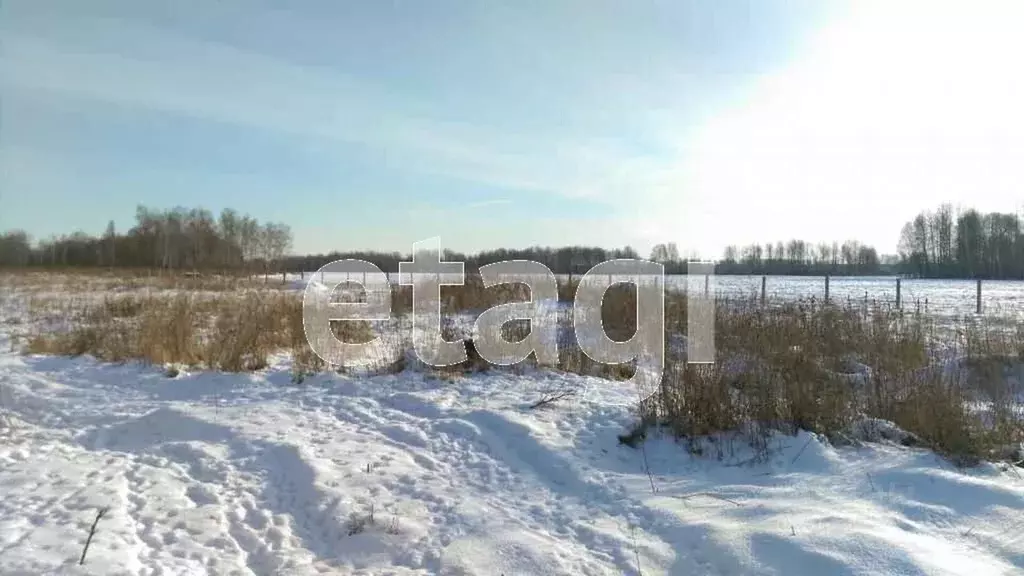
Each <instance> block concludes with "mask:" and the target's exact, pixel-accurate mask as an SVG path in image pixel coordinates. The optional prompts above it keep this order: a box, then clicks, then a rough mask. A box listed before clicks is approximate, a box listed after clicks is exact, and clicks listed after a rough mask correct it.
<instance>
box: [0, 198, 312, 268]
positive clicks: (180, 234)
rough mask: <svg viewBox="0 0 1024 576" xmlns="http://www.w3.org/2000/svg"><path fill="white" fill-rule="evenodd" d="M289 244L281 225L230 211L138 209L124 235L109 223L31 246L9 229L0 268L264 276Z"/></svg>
mask: <svg viewBox="0 0 1024 576" xmlns="http://www.w3.org/2000/svg"><path fill="white" fill-rule="evenodd" d="M291 246H292V233H291V229H290V228H289V227H288V226H287V225H286V224H281V223H276V222H267V223H260V222H259V221H258V220H256V219H255V218H253V217H251V216H249V215H247V214H239V213H238V212H237V211H235V210H233V209H230V208H229V209H225V210H223V211H222V212H221V213H220V215H219V216H218V217H214V215H213V214H212V213H211V212H210V211H209V210H206V209H203V208H192V209H186V208H181V207H177V208H172V209H167V210H156V209H151V208H147V207H145V206H139V207H138V208H137V209H136V212H135V225H134V226H132V227H131V228H130V229H129V230H128V231H127V232H124V233H118V232H117V230H116V229H115V226H114V222H113V221H111V222H110V223H109V224H107V228H106V232H104V233H103V235H102V236H93V235H89V234H86V233H84V232H75V233H72V234H69V235H62V236H55V237H50V238H46V239H43V240H40V241H38V242H37V243H35V244H33V243H32V242H31V239H30V238H29V235H28V234H27V233H25V232H24V231H21V230H14V231H8V232H6V233H4V234H2V235H0V266H86V267H122V268H157V269H167V270H211V269H217V270H223V271H229V270H242V271H257V270H258V271H262V272H269V271H270V270H271V268H273V267H274V265H275V264H277V263H279V262H280V261H281V260H282V258H283V257H284V255H285V254H287V253H288V252H289V251H290V250H291Z"/></svg>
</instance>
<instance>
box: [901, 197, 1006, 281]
mask: <svg viewBox="0 0 1024 576" xmlns="http://www.w3.org/2000/svg"><path fill="white" fill-rule="evenodd" d="M899 253H900V260H901V265H902V266H901V268H902V272H903V273H905V274H908V275H912V276H917V277H921V278H986V279H1013V280H1024V230H1022V228H1021V217H1020V215H1019V214H1007V213H1000V212H991V213H988V214H982V213H980V212H978V211H977V210H974V209H968V210H961V211H954V210H953V207H952V206H950V205H949V204H943V205H942V206H939V208H938V209H936V210H934V211H930V212H929V211H925V212H922V213H920V214H918V215H917V217H915V218H914V219H913V220H911V221H910V222H907V223H906V224H905V225H904V226H903V230H902V231H901V232H900V240H899Z"/></svg>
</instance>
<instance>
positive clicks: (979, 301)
mask: <svg viewBox="0 0 1024 576" xmlns="http://www.w3.org/2000/svg"><path fill="white" fill-rule="evenodd" d="M977 305H978V306H977V308H978V314H981V278H978V302H977Z"/></svg>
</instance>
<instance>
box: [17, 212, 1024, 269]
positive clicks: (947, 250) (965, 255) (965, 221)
mask: <svg viewBox="0 0 1024 576" xmlns="http://www.w3.org/2000/svg"><path fill="white" fill-rule="evenodd" d="M291 247H292V233H291V229H290V228H289V227H288V226H287V225H286V224H282V223H276V222H267V223H260V222H259V221H257V220H256V219H255V218H253V217H251V216H249V215H247V214H240V213H239V212H237V211H236V210H233V209H230V208H228V209H225V210H223V211H221V213H220V214H219V215H217V216H214V214H212V213H211V212H210V211H209V210H206V209H203V208H191V209H187V208H182V207H176V208H171V209H163V210H159V209H152V208H147V207H145V206H139V207H138V208H137V209H136V214H135V224H134V226H132V227H131V228H130V229H129V230H127V231H126V232H124V233H119V232H117V230H116V229H115V226H114V223H113V221H111V222H110V223H109V224H108V225H107V228H106V232H105V233H103V234H102V235H101V236H93V235H89V234H86V233H84V232H75V233H73V234H70V235H62V236H54V237H50V238H46V239H42V240H40V241H38V242H35V243H33V242H32V240H31V238H30V237H29V235H28V234H27V233H25V232H24V231H21V230H14V231H8V232H6V233H3V234H0V266H7V267H12V266H86V267H130V268H157V269H166V270H221V271H239V272H263V273H268V272H270V271H275V272H276V271H287V272H296V273H297V272H310V271H313V270H316V269H318V268H320V267H321V266H323V265H324V264H327V263H328V262H332V261H334V260H339V259H345V258H354V259H360V260H366V261H369V262H372V263H374V264H375V265H377V266H378V267H379V268H380V269H381V270H384V271H385V272H397V271H398V264H399V262H402V261H408V260H409V259H410V256H409V255H408V254H402V253H399V252H381V251H347V252H342V251H335V252H331V253H328V254H309V255H294V254H290V251H291ZM639 257H640V256H639V254H638V253H637V251H636V250H635V249H633V248H632V247H629V246H626V247H624V248H615V249H605V248H600V247H594V246H564V247H557V248H556V247H541V246H534V247H530V248H523V249H498V250H486V251H482V252H478V253H475V254H463V253H459V252H454V251H451V250H445V252H444V258H445V259H446V260H450V261H459V262H464V263H465V266H466V269H467V270H468V271H474V270H476V269H478V268H479V267H480V266H483V265H485V264H491V263H494V262H501V261H505V260H532V261H535V262H540V263H542V264H544V265H545V266H547V267H548V268H550V269H551V270H552V271H554V272H555V273H557V274H573V275H579V274H583V273H585V272H586V271H587V270H589V269H590V268H592V267H593V266H595V265H597V264H599V263H601V262H604V261H606V260H611V259H616V258H639ZM649 259H650V260H653V261H656V262H660V263H662V264H664V266H665V271H666V273H668V274H685V273H686V268H687V266H686V264H687V262H688V261H692V260H698V258H696V257H695V256H694V255H687V256H683V255H681V254H680V252H679V249H678V248H677V246H676V245H675V244H674V243H665V244H658V245H656V246H654V248H653V249H652V250H651V253H650V256H649ZM716 273H718V274H771V275H815V276H822V275H826V274H829V275H835V276H842V275H877V274H903V275H908V276H916V277H923V278H988V279H1024V227H1022V226H1021V217H1020V215H1018V214H1004V213H998V212H993V213H988V214H982V213H980V212H978V211H976V210H973V209H969V210H964V211H957V212H954V210H953V208H952V207H951V206H950V205H948V204H945V205H942V206H940V207H939V208H938V209H937V210H935V211H930V212H929V211H925V212H922V213H921V214H919V215H918V216H917V217H915V218H914V219H913V220H911V221H910V222H907V224H906V225H905V226H904V227H903V229H902V231H901V233H900V238H899V254H898V256H885V255H882V256H880V255H879V254H878V252H877V251H876V250H875V248H873V247H871V246H867V245H864V244H861V243H860V242H857V241H855V240H848V241H846V242H843V243H839V242H831V243H827V242H819V243H812V242H805V241H803V240H789V241H787V242H768V243H764V244H750V245H747V246H743V247H738V246H729V247H727V248H726V249H725V252H724V254H723V256H722V258H721V259H720V260H718V262H717V266H716Z"/></svg>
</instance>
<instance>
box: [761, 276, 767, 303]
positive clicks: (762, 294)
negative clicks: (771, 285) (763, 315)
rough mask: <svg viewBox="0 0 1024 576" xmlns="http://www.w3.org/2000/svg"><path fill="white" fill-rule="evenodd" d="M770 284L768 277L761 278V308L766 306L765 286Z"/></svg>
mask: <svg viewBox="0 0 1024 576" xmlns="http://www.w3.org/2000/svg"><path fill="white" fill-rule="evenodd" d="M767 283H768V275H767V274H765V275H763V276H761V306H764V295H765V285H766V284H767Z"/></svg>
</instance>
